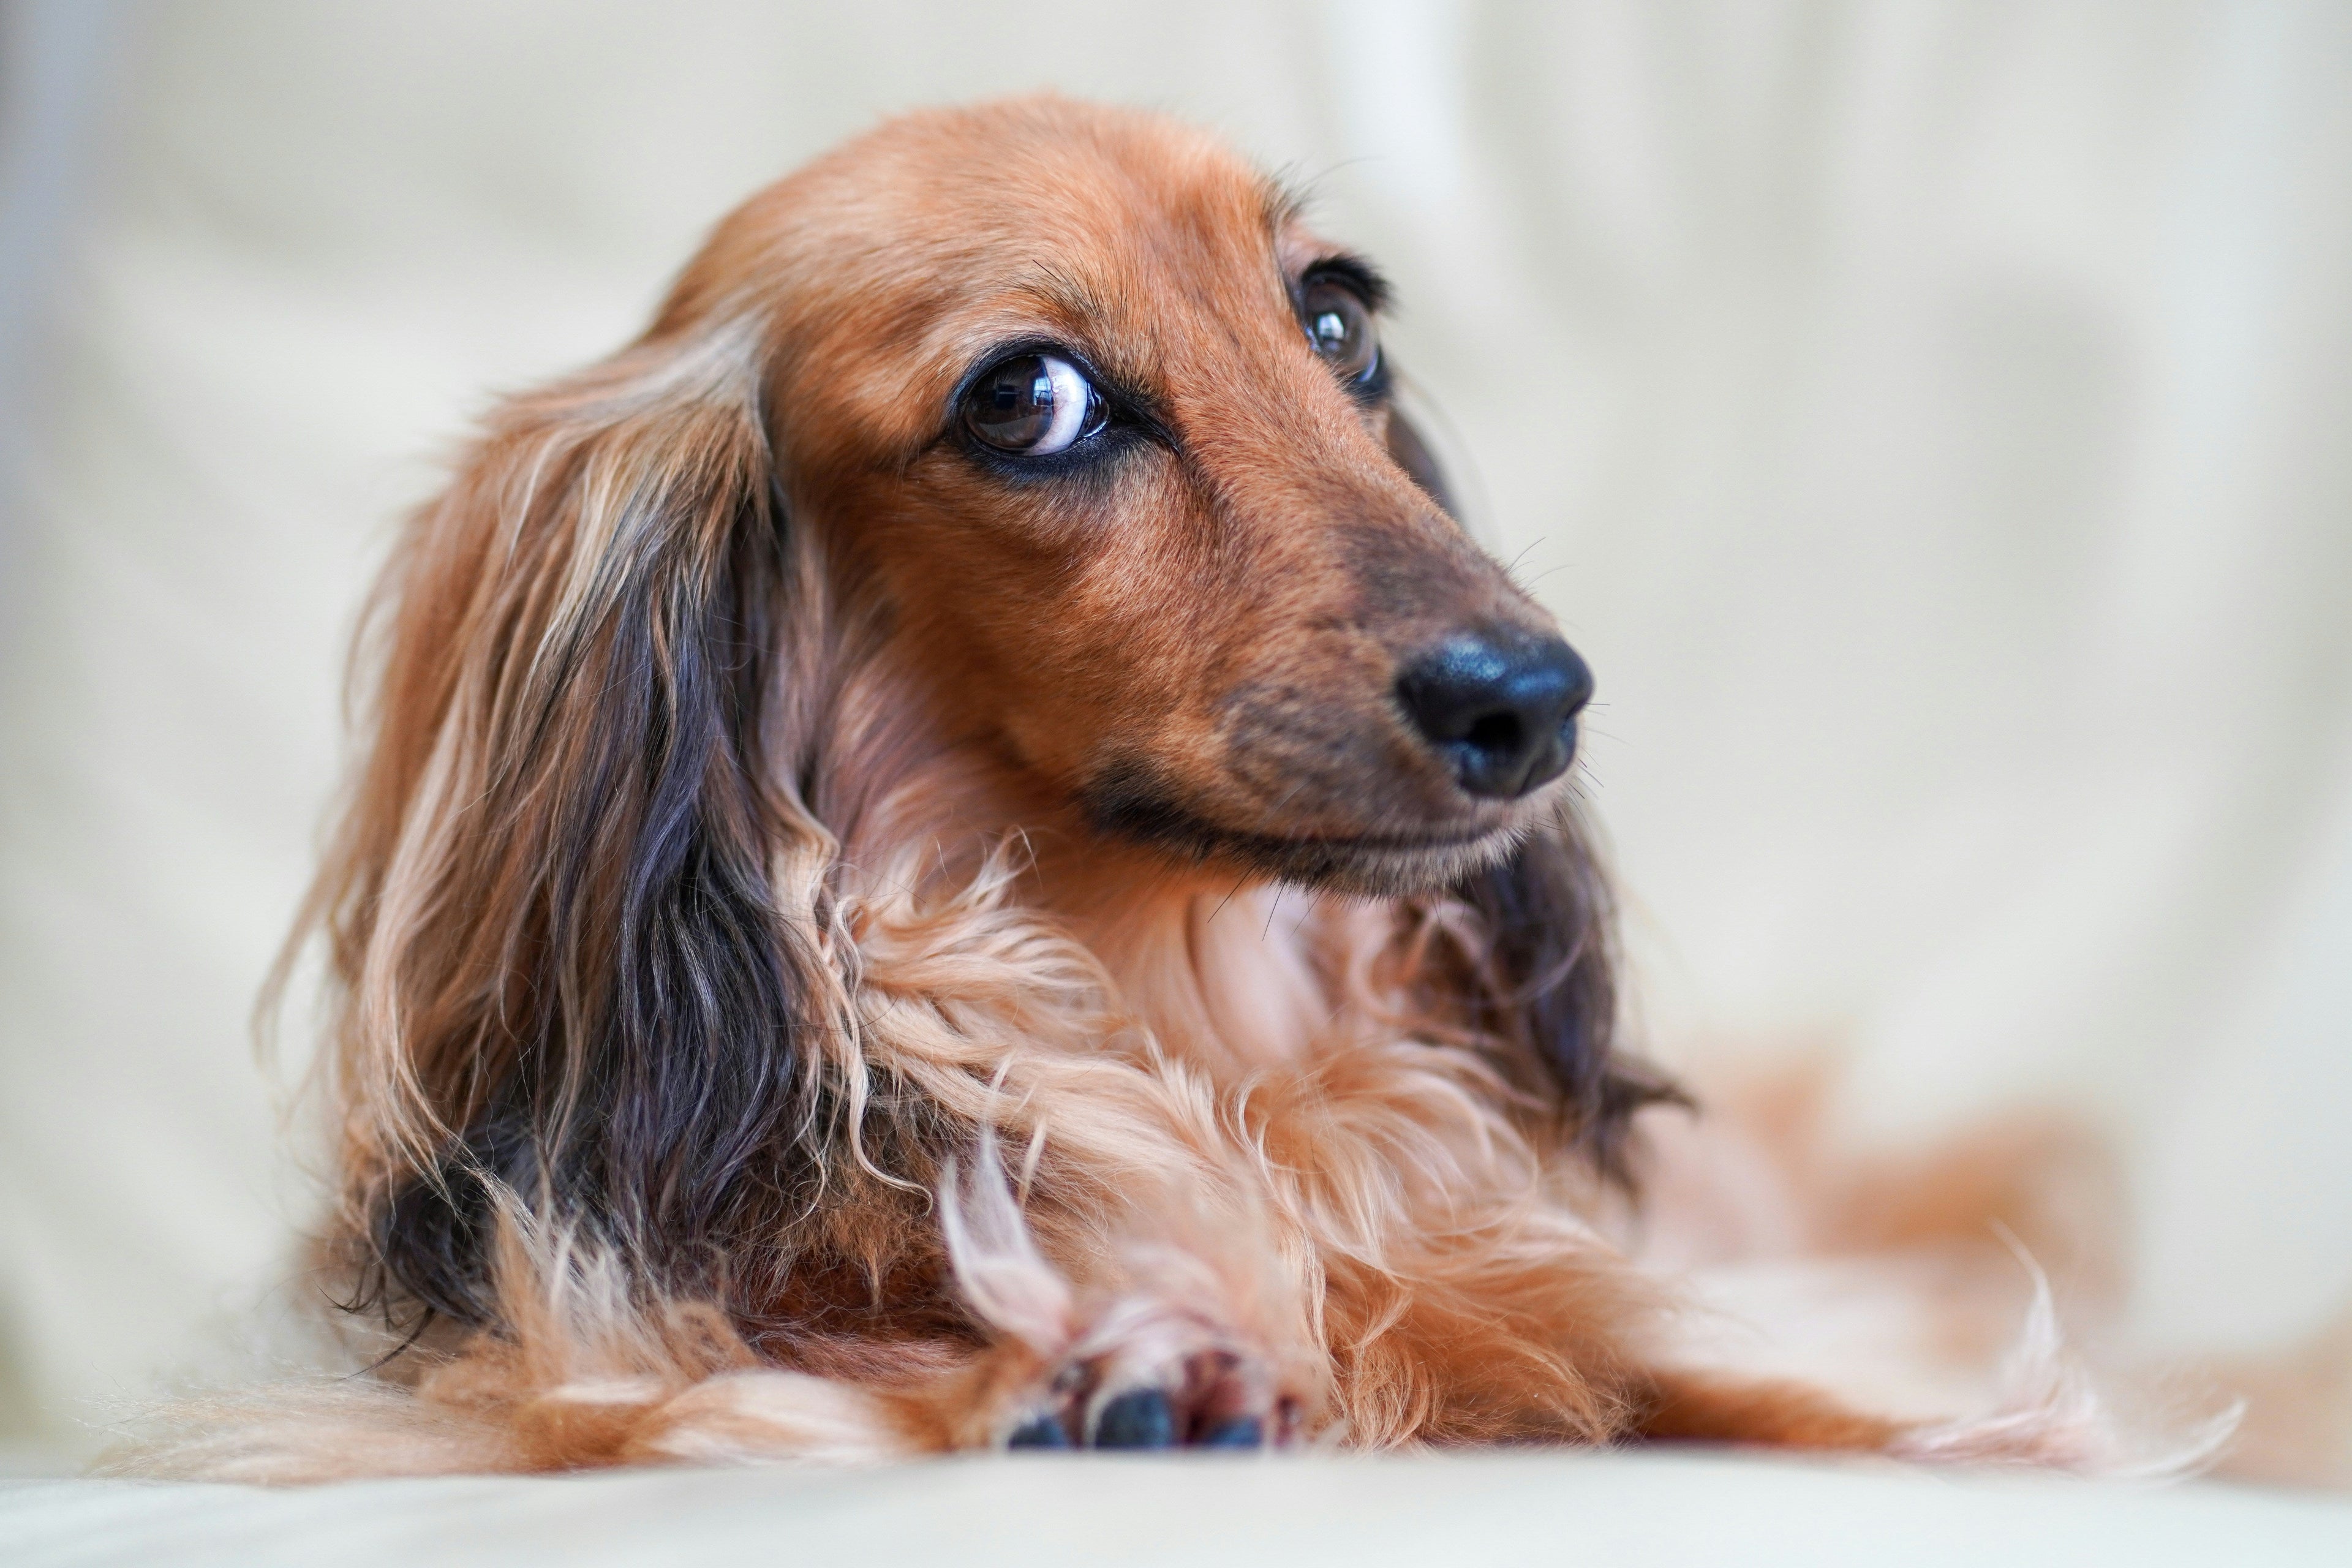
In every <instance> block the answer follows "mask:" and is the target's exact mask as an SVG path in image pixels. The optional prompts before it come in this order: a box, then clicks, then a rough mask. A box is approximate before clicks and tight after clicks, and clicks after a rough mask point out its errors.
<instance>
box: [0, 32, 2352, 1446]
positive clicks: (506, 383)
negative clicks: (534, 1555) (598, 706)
mask: <svg viewBox="0 0 2352 1568" xmlns="http://www.w3.org/2000/svg"><path fill="white" fill-rule="evenodd" d="M1045 85H1051V86H1055V87H1059V88H1061V89H1065V90H1067V91H1069V92H1073V93H1077V94H1083V95H1087V96H1094V97H1100V98H1107V99H1112V100H1121V101H1129V102H1139V103H1146V104H1151V105H1156V106H1160V107H1164V108H1168V109H1171V110H1177V111H1180V112H1181V113H1183V114H1185V115H1187V116H1190V117H1192V118H1194V119H1197V120H1200V121H1204V122H1206V123H1209V124H1211V125H1213V126H1217V127H1220V128H1222V129H1223V130H1224V131H1225V132H1229V133H1230V134H1231V135H1232V136H1233V137H1234V139H1235V140H1236V141H1237V142H1239V143H1240V144H1241V145H1242V146H1243V147H1244V149H1246V150H1247V151H1249V152H1250V153H1253V154H1254V155H1255V156H1256V157H1257V158H1258V159H1260V160H1261V161H1262V162H1264V163H1266V164H1267V165H1269V166H1272V167H1275V168H1277V169H1281V170H1284V171H1286V172H1288V173H1290V174H1294V175H1295V176H1297V177H1299V178H1301V179H1303V180H1305V181H1307V182H1308V183H1309V184H1312V186H1313V187H1314V189H1315V190H1316V191H1317V193H1318V197H1319V200H1318V214H1319V216H1320V220H1321V222H1322V224H1323V225H1324V226H1326V227H1327V228H1328V230H1329V231H1331V232H1333V233H1335V234H1337V235H1339V236H1342V237H1346V238H1348V239H1349V240H1350V241H1353V242H1356V243H1359V244H1360V245H1361V246H1362V247H1365V248H1366V249H1368V250H1369V251H1370V253H1371V254H1373V255H1374V256H1376V257H1377V258H1379V259H1380V260H1381V263H1382V265H1383V266H1384V267H1385V268H1387V269H1388V270H1389V271H1390V272H1391V273H1392V274H1393V275H1394V277H1395V278H1396V279H1397V280H1398V282H1399V283H1400V285H1401V289H1402V296H1403V300H1404V310H1403V312H1402V316H1401V317H1400V318H1399V320H1398V321H1396V323H1395V325H1394V327H1393V329H1392V330H1391V333H1390V342H1391V344H1392V345H1393V346H1394V348H1395V351H1396V354H1397V357H1398V358H1399V359H1400V360H1401V361H1402V363H1404V364H1405V365H1406V366H1407V367H1408V368H1409V369H1410V371H1411V372H1412V374H1414V375H1415V376H1416V377H1417V379H1418V380H1419V381H1420V382H1421V383H1422V384H1423V385H1424V386H1425V388H1426V389H1427V391H1428V393H1429V394H1430V395H1431V397H1432V398H1433V401H1434V402H1435V404H1436V405H1437V406H1438V407H1439V408H1441V409H1442V410H1443V411H1444V413H1445V415H1446V416H1448V419H1449V422H1450V424H1451V426H1453V429H1452V432H1451V445H1452V446H1453V447H1454V448H1455V449H1456V450H1457V451H1458V452H1459V454H1460V455H1461V457H1462V458H1463V459H1464V468H1465V469H1466V470H1467V471H1466V472H1458V473H1457V474H1456V476H1455V477H1456V479H1457V481H1460V482H1462V484H1463V488H1465V489H1466V490H1467V491H1468V492H1469V495H1470V497H1471V498H1472V500H1473V502H1474V510H1475V512H1476V513H1477V520H1478V521H1479V523H1480V524H1481V526H1483V527H1484V528H1485V529H1486V530H1487V531H1489V532H1490V534H1491V535H1492V536H1493V537H1494V539H1496V541H1497V542H1498V544H1499V548H1500V552H1501V553H1503V554H1505V555H1506V556H1510V555H1514V554H1519V555H1521V556H1522V560H1521V566H1522V571H1523V574H1525V575H1527V576H1528V577H1531V578H1533V579H1534V580H1535V582H1536V584H1537V586H1538V590H1539V592H1540V593H1541V594H1542V595H1544V596H1545V597H1546V598H1547V600H1548V601H1549V603H1550V604H1551V605H1552V606H1553V607H1554V608H1555V609H1557V610H1558V612H1559V614H1560V616H1562V618H1563V620H1564V621H1565V622H1566V623H1567V625H1568V626H1569V627H1570V635H1571V637H1572V638H1573V640H1575V641H1576V642H1577V643H1578V644H1579V646H1580V647H1581V648H1582V649H1583V650H1584V651H1585V652H1586V653H1587V654H1588V655H1589V656H1590V657H1591V659H1592V661H1593V663H1594V664H1595V666H1596V668H1598V670H1599V672H1600V676H1601V689H1602V698H1603V700H1604V701H1605V704H1606V706H1605V708H1603V709H1602V710H1601V711H1600V713H1599V715H1598V717H1597V720H1596V722H1595V725H1594V729H1595V731H1597V733H1596V735H1595V738H1594V740H1593V742H1592V743H1591V749H1590V752H1589V753H1588V754H1589V756H1590V758H1591V767H1592V770H1593V772H1594V773H1595V774H1596V775H1597V778H1598V781H1599V785H1600V790H1599V798H1600V802H1601V810H1602V813H1603V815H1604V817H1605V820H1606V822H1607V824H1608V826H1609V827H1610V829H1611V830H1612V834H1613V837H1614V838H1615V841H1616V844H1617V847H1618V850H1619V855H1620V858H1621V861H1622V870H1623V875H1624V879H1625V881H1626V884H1627V886H1628V888H1629V889H1630V892H1631V896H1632V899H1633V903H1634V906H1635V908H1634V931H1633V940H1634V943H1635V946H1636V950H1637V952H1638V954H1639V957H1640V960H1641V964H1642V981H1641V989H1642V1005H1643V1015H1644V1016H1645V1017H1646V1019H1647V1020H1648V1021H1649V1024H1650V1026H1651V1027H1652V1028H1653V1029H1654V1031H1655V1033H1656V1034H1657V1036H1658V1037H1660V1038H1661V1039H1662V1040H1663V1041H1664V1042H1665V1049H1666V1050H1667V1053H1668V1054H1672V1053H1673V1052H1674V1050H1675V1048H1677V1047H1676V1046H1675V1042H1677V1041H1680V1040H1682V1039H1685V1038H1686V1037H1694V1036H1700V1035H1704V1036H1709V1037H1716V1038H1730V1039H1738V1040H1753V1041H1756V1042H1759V1043H1769V1042H1774V1041H1780V1040H1788V1039H1796V1038H1823V1037H1832V1038H1838V1039H1842V1040H1843V1041H1845V1042H1846V1043H1847V1044H1848V1045H1849V1047H1851V1048H1852V1050H1853V1052H1854V1053H1855V1058H1856V1061H1857V1064H1858V1066H1857V1076H1856V1078H1855V1079H1854V1081H1853V1086H1852V1089H1851V1092H1850V1093H1849V1094H1848V1095H1847V1096H1846V1101H1847V1106H1846V1109H1847V1112H1848V1114H1849V1115H1850V1116H1851V1117H1853V1119H1854V1121H1855V1122H1856V1123H1857V1124H1859V1125H1867V1126H1868V1127H1870V1128H1871V1129H1873V1130H1874V1131H1875V1132H1876V1134H1877V1135H1879V1136H1882V1137H1886V1138H1891V1139H1908V1138H1916V1137H1921V1136H1926V1135H1928V1134H1931V1133H1932V1132H1933V1131H1934V1130H1936V1129H1937V1128H1938V1127H1942V1126H1948V1125H1951V1124H1953V1123H1955V1122H1957V1121H1959V1120H1960V1119H1963V1118H1965V1117H1969V1116H1972V1115H1976V1114H1979V1113H1982V1112H1987V1111H1993V1112H1998V1111H1999V1110H2001V1109H2002V1108H2004V1107H2009V1106H2012V1105H2021V1104H2028V1103H2053V1102H2054V1103H2057V1104H2059V1105H2063V1106H2068V1107H2072V1108H2074V1109H2076V1110H2080V1111H2082V1112H2084V1114H2086V1115H2088V1116H2090V1117H2093V1118H2095V1120H2096V1121H2098V1122H2099V1123H2100V1124H2101V1125H2102V1126H2104V1127H2105V1128H2106V1129H2107V1130H2108V1131H2109V1132H2110V1133H2111V1134H2112V1135H2113V1136H2114V1138H2115V1139H2116V1142H2117V1145H2118V1147H2119V1149H2120V1150H2121V1152H2123V1155H2124V1157H2125V1159H2126V1163H2127V1168H2128V1171H2129V1173H2130V1177H2131V1181H2132V1184H2133V1189H2134V1192H2135V1194H2136V1197H2137V1208H2138V1212H2139V1215H2140V1216H2141V1221H2142V1223H2141V1234H2140V1242H2141V1248H2140V1256H2141V1264H2140V1268H2139V1271H2138V1278H2137V1292H2136V1296H2135V1303H2136V1305H2135V1312H2136V1315H2137V1321H2138V1323H2139V1326H2140V1329H2141V1330H2142V1331H2144V1332H2145V1333H2146V1334H2147V1335H2148V1336H2149V1337H2151V1338H2153V1339H2156V1340H2158V1341H2172V1342H2201V1343H2205V1344H2209V1345H2214V1346H2221V1347H2242V1348H2248V1347H2255V1346H2260V1345H2264V1344H2268V1343H2274V1342H2279V1341H2281V1340H2283V1339H2285V1338H2288V1337H2292V1336H2294V1335H2295V1334H2298V1333H2301V1332H2305V1331H2308V1330H2310V1329H2311V1328H2312V1327H2313V1326H2314V1325H2315V1324H2316V1323H2318V1322H2320V1321H2322V1320H2324V1319H2325V1318H2326V1316H2327V1315H2328V1314H2329V1313H2330V1312H2331V1311H2332V1310H2335V1309H2336V1306H2337V1305H2338V1304H2340V1303H2341V1302H2343V1301H2344V1300H2346V1299H2347V1295H2352V7H2347V6H2345V5H2341V4H2335V3H2330V0H2312V3H2309V4H2303V5H2294V4H2273V3H2267V0H2241V3H2236V4H2212V5H2187V4H2158V3H2153V0H2139V3H2131V4H2122V3H2119V4H2116V5H2106V6H2090V5H2024V4H2020V5H1938V4H1925V3H1923V4H1916V5H1894V4H1886V5H1880V4H1859V3H1857V4H1811V5H1795V4H1790V5H1659V4H1631V3H1629V4H1614V5H1524V6H1508V5H1469V4H1447V3H1441V0H1385V3H1380V4H1372V3H1367V0H1330V3H1328V4H1324V5H1307V4H1296V5H1223V4H1205V3H1201V0H1194V3H1192V4H1188V5H1181V6H1180V5H1165V4H1146V5H1108V4H1102V3H1096V4H1091V5H1085V6H1080V7H1070V6H1060V7H1055V6H1006V5H978V4H960V5H906V4H899V5H886V4H861V5H838V4H822V3H806V4H765V5H758V4H749V3H743V4H726V3H696V4H687V3H681V0H672V3H668V4H664V5H585V4H576V3H573V4H562V5H557V4H552V3H549V4H541V5H522V4H509V3H504V0H411V3H409V4H404V5H398V6H392V5H378V6H357V5H335V6H327V5H314V4H307V3H304V0H239V3H228V0H205V3H203V4H168V5H104V4H89V3H76V0H8V3H5V4H0V464H5V468H0V1436H5V1437H7V1438H8V1439H10V1440H13V1441H16V1442H17V1443H23V1444H30V1443H36V1442H37V1443H41V1444H45V1445H47V1446H49V1447H50V1448H51V1449H52V1450H54V1451H58V1452H69V1451H72V1450H75V1449H78V1448H82V1447H88V1446H89V1442H90V1441H91V1439H92V1437H93V1436H94V1434H93V1433H92V1431H91V1429H90V1428H89V1427H88V1426H86V1425H85V1423H87V1422H89V1421H91V1420H93V1419H96V1418H97V1417H98V1416H99V1415H100V1412H101V1408H102V1403H103V1401H105V1400H106V1399H108V1398H109V1397H111V1396H117V1395H120V1394H126V1393H129V1394H135V1393H137V1392H139V1391H141V1390H142V1389H143V1388H144V1387H145V1386H146V1385H147V1384H148V1382H149V1380H150V1379H151V1378H152V1377H153V1376H154V1375H155V1374H157V1373H159V1372H161V1371H163V1370H166V1369H170V1368H172V1367H174V1366H177V1365H180V1364H183V1363H184V1362H185V1361H186V1360H187V1359H188V1358H189V1357H190V1356H192V1355H194V1354H195V1353H197V1352H196V1351H195V1350H194V1347H195V1346H196V1345H197V1344H199V1343H200V1342H202V1341H203V1340H204V1339H205V1336H206V1335H207V1333H210V1332H213V1331H214V1330H213V1329H212V1328H211V1327H208V1325H214V1324H216V1323H217V1322H219V1321H222V1320H224V1319H226V1318H233V1317H234V1316H235V1315H236V1313H237V1312H238V1311H240V1310H242V1304H243V1303H245V1302H246V1301H247V1300H248V1299H249V1297H250V1296H251V1295H252V1293H253V1292H254V1290H255V1289H257V1286H258V1285H259V1284H261V1283H263V1282H266V1281H267V1280H268V1279H270V1278H271V1277H272V1276H273V1274H274V1273H275V1271H276V1270H277V1269H278V1256H279V1251H280V1248H281V1247H282V1244H283V1240H284V1237H285V1235H286V1233H287V1230H288V1228H289V1226H290V1225H291V1224H292V1223H293V1222H294V1221H295V1220H296V1219H298V1218H299V1215H301V1213H302V1211H303V1208H304V1206H305V1205H306V1203H307V1202H308V1198H307V1188H306V1187H305V1186H304V1184H303V1183H302V1182H301V1180H300V1179H299V1176H298V1175H296V1174H295V1173H292V1172H291V1171H290V1170H289V1167H288V1166H287V1165H286V1163H284V1161H283V1159H282V1157H281V1155H280V1154H279V1153H278V1125H277V1121H276V1111H275V1109H274V1103H275V1102H274V1100H273V1090H272V1089H271V1088H270V1087H269V1085H268V1081H267V1080H266V1079H265V1078H264V1077H263V1075H262V1074H261V1073H260V1072H259V1070H258V1069H257V1068H256V1066H255V1065H254V1062H253V1058H252V1053H251V1050H250V1047H249V1037H248V1032H247V1011H248V1007H249V1005H250V1004H251V1002H252V999H253V995H254V993H255V990H256V987H257V984H258V982H259V980H260V977H261V974H262V973H263V971H264V969H265V967H266V966H267V964H268V960H269V957H270V955H271V952H272V950H273V948H274V945H275V943H276V942H277V941H278V937H279V935H280V933H281V931H283V929H284V927H285V926H286V924H287V923H288V921H289V918H290V915H291V912H292V910H293V906H294V902H295V900H296V899H297V897H298V895H299V889H300V888H301V885H302V882H303V880H304V878H305V875H306V871H307V868H308V865H309V862H310V854H311V848H312V845H313V843H314V839H315V836H316V833H317V830H318V826H319V824H320V820H321V817H322V813H323V810H324V808H325V805H326V803H327V800H328V797H329V795H330V792H331V789H332V786H333V783H334V780H335V778H336V773H337V763H338V757H339V746H340V742H339V733H338V716H337V701H338V689H339V680H340V675H341V662H342V653H343V640H344V638H345V637H346V635H347V632H348V628H349V626H350V624H351V621H352V616H353V612H354V609H355V606H356V604H357V601H358V598H359V595H360V594H361V592H362V587H363V584H365V582H366V581H367V578H368V576H369V572H370V568H371V565H372V563H373V562H374V561H375V560H376V559H377V558H378V555H379V552H380V551H381V550H382V548H383V545H384V543H385V542H386V539H387V537H388V532H389V528H390V525H391V522H392V521H393V520H394V518H395V517H396V516H397V515H398V514H399V513H400V512H401V511H402V510H403V509H404V508H405V507H406V506H408V505H410V504H411V503H413V502H415V501H416V500H420V499H421V498H422V497H423V496H425V494H426V493H427V492H428V491H429V489H430V488H431V487H432V485H433V482H434V475H435V469H434V467H433V458H434V455H435V454H436V452H439V451H446V449H447V447H449V445H450V444H451V442H452V441H453V439H454V438H455V437H457V435H458V433H459V432H460V431H461V430H462V429H463V428H464V426H465V422H466V420H467V417H468V416H470V415H472V414H473V413H475V412H477V411H478V410H479V409H481V408H482V407H483V406H484V405H485V403H486V401H487V399H488V397H490V396H491V395H493V394H494V393H496V392H497V391H499V390H500V389H508V388H514V387H519V386H521V385H524V384H530V383H531V382H533V381H535V380H538V379H540V378H542V377H545V376H548V375H551V374H555V373H557V372H560V371H562V370H563V369H565V368H567V367H569V366H572V365H575V364H578V363H582V362H583V361H585V360H588V359H591V358H593V357H595V356H598V355H600V354H602V353H604V352H606V351H607V350H608V349H610V348H612V347H613V346H614V345H616V344H617V343H618V342H621V341H622V340H624V339H625V338H626V337H628V336H629V335H631V334H632V333H633V332H634V331H635V330H636V329H637V327H638V326H639V324H640V323H641V321H642V320H643V319H644V317H645V316H646V312H647V311H648V310H649V308H650V307H651V305H652V303H653V302H654V300H656V297H657V296H658V294H659V293H660V291H661V289H662V287H663V284H664V282H665V279H667V275H668V273H669V272H670V271H671V270H672V269H673V268H675V267H677V265H678V264H679V263H680V262H682V261H683V259H684V258H686V256H687V255H688V252H689V251H690V250H691V249H692V247H694V245H695V243H696V241H697V238H698V236H699V235H700V234H701V232H702V231H703V230H704V229H705V228H706V227H707V226H709V224H710V223H711V222H712V221H713V220H714V219H716V218H717V217H718V216H719V215H720V214H721V213H722V212H723V211H725V210H726V209H727V208H728V207H729V206H730V205H733V204H734V203H735V202H736V201H737V200H739V199H740V197H742V196H743V195H746V194H748V193H749V192H750V191H751V189H753V188H754V187H755V186H757V185H759V184H762V183H763V182H765V181H767V180H769V179H771V178H772V177H774V176H775V175H776V174H780V173H782V172H783V171H784V170H785V169H787V168H789V167H791V166H792V165H793V164H794V163H798V162H799V161H801V160H802V159H803V158H805V157H807V156H808V155H810V154H811V153H814V152H816V151H818V150H819V149H821V148H823V147H824V146H826V145H827V144H829V143H831V142H835V141H836V140H838V139H840V138H842V137H844V136H845V135H848V134H850V133H852V132H856V131H857V130H859V129H860V128H862V127H865V126H866V125H869V124H871V123H873V122H874V121H875V120H876V119H877V118H878V117H879V116H881V115H883V114H885V113H887V112H888V111H890V110H894V109H898V108H902V107H910V106H915V105H920V104H927V103H933V102H938V101H942V100H962V99H971V98H974V97H979V96H983V95H987V94H992V93H999V92H1004V91H1009V90H1014V89H1027V88H1032V87H1037V86H1045ZM293 1043H294V1044H296V1045H297V1046H299V1038H298V1039H297V1040H296V1041H295V1042H293ZM1757 1048H1759V1049H1761V1048H1765V1045H1764V1044H1759V1047H1757ZM295 1054H296V1055H297V1056H299V1050H298V1051H297V1052H296V1053H295Z"/></svg>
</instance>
